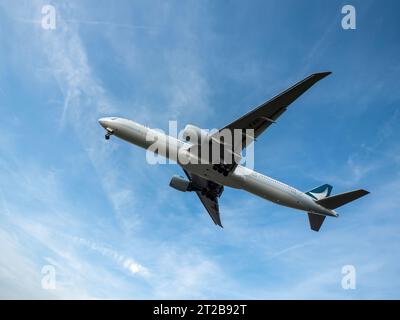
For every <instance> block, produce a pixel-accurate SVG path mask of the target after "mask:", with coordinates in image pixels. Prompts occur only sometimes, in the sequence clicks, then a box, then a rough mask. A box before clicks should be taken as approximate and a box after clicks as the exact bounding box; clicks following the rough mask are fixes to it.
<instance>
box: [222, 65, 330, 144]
mask: <svg viewBox="0 0 400 320" xmlns="http://www.w3.org/2000/svg"><path fill="white" fill-rule="evenodd" d="M330 74H331V72H321V73H314V74H312V75H310V76H309V77H307V78H305V79H304V80H302V81H300V82H298V83H296V84H295V85H293V86H292V87H290V88H289V89H287V90H286V91H284V92H282V93H280V94H278V95H277V96H275V97H274V98H272V99H271V100H269V101H267V102H265V103H263V104H262V105H260V106H259V107H257V108H255V109H254V110H252V111H250V112H248V113H246V114H245V115H244V116H242V117H240V118H239V119H237V120H235V121H233V122H232V123H230V124H228V125H227V126H225V127H224V128H223V129H221V130H219V132H221V131H222V130H224V129H228V130H231V132H233V130H234V129H242V135H241V137H242V149H244V148H246V147H247V145H249V144H250V143H251V142H253V140H255V139H256V138H257V137H258V136H259V135H261V134H262V133H263V132H264V131H265V130H266V129H267V128H268V127H269V126H270V125H271V124H272V123H275V121H276V120H277V119H278V118H279V117H280V116H281V115H282V114H283V113H284V112H285V111H286V108H287V107H288V106H289V105H290V104H291V103H292V102H293V101H295V100H296V99H297V98H298V97H300V96H301V95H302V94H303V93H304V92H306V91H307V90H308V89H310V88H311V87H312V86H313V85H314V84H315V83H317V82H318V81H320V80H322V79H323V78H325V77H326V76H328V75H330ZM246 129H252V130H254V137H250V139H246V137H248V135H246V133H245V131H244V130H246ZM217 134H218V132H217ZM232 136H233V137H234V135H232ZM249 140H250V141H249ZM239 142H240V141H239ZM233 145H238V141H235V142H234V143H233Z"/></svg>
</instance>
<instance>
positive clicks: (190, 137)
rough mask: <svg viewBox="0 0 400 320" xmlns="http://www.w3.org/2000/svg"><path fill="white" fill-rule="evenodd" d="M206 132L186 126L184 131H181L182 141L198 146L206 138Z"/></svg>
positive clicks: (190, 125)
mask: <svg viewBox="0 0 400 320" xmlns="http://www.w3.org/2000/svg"><path fill="white" fill-rule="evenodd" d="M208 136H209V135H208V132H207V131H206V130H203V129H200V128H199V127H196V126H194V125H192V124H188V125H187V126H186V127H185V129H183V135H182V138H183V140H185V141H187V142H190V143H194V144H200V142H201V141H204V139H207V138H208Z"/></svg>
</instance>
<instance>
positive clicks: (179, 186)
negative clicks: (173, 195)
mask: <svg viewBox="0 0 400 320" xmlns="http://www.w3.org/2000/svg"><path fill="white" fill-rule="evenodd" d="M169 186H170V187H172V188H174V189H176V190H178V191H182V192H186V191H192V183H191V182H190V181H188V180H187V179H185V178H183V177H181V176H178V175H175V176H173V177H172V179H171V181H170V183H169Z"/></svg>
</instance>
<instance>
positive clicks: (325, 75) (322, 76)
mask: <svg viewBox="0 0 400 320" xmlns="http://www.w3.org/2000/svg"><path fill="white" fill-rule="evenodd" d="M330 74H332V72H331V71H325V72H318V73H314V76H317V77H319V78H321V79H322V78H325V77H327V76H329V75H330Z"/></svg>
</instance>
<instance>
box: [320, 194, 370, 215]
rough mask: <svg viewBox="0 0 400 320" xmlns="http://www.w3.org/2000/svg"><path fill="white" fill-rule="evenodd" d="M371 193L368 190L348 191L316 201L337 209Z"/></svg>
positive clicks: (326, 206)
mask: <svg viewBox="0 0 400 320" xmlns="http://www.w3.org/2000/svg"><path fill="white" fill-rule="evenodd" d="M367 194H369V192H368V191H366V190H362V189H360V190H355V191H350V192H346V193H341V194H337V195H335V196H332V197H327V198H324V199H321V200H318V201H316V202H317V203H318V204H319V205H321V206H323V207H325V208H328V209H332V210H333V209H336V208H338V207H341V206H343V205H345V204H346V203H349V202H352V201H354V200H357V199H359V198H361V197H363V196H365V195H367Z"/></svg>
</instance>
